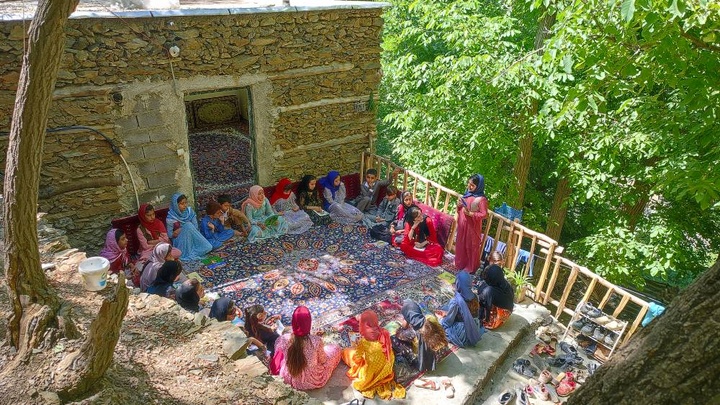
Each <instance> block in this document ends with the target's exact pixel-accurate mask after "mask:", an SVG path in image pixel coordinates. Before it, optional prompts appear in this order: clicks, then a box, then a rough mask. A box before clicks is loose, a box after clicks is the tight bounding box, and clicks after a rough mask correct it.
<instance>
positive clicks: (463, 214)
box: [455, 174, 488, 274]
mask: <svg viewBox="0 0 720 405" xmlns="http://www.w3.org/2000/svg"><path fill="white" fill-rule="evenodd" d="M487 207H488V201H487V198H486V197H485V178H484V177H483V176H482V175H480V174H475V175H473V176H472V177H470V179H469V180H468V183H467V190H465V194H463V196H462V197H461V198H460V199H459V200H458V203H457V213H458V219H457V221H458V222H457V240H456V242H455V267H456V268H457V269H458V271H461V270H465V271H467V272H468V273H470V274H474V273H475V271H477V269H478V268H479V267H480V257H481V255H482V248H481V246H480V243H481V242H482V225H483V220H484V219H485V218H487V215H488V208H487Z"/></svg>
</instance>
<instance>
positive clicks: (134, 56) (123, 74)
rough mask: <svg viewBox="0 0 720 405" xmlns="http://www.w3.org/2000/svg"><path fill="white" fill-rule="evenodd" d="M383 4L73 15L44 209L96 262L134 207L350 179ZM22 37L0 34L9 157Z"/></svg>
mask: <svg viewBox="0 0 720 405" xmlns="http://www.w3.org/2000/svg"><path fill="white" fill-rule="evenodd" d="M386 5H387V4H385V3H371V2H342V3H335V4H330V5H325V6H307V7H289V6H278V7H269V8H262V9H257V8H255V9H253V8H237V9H191V10H166V11H124V12H82V13H75V14H73V16H72V18H71V21H70V23H69V28H68V30H67V39H66V49H65V54H64V56H63V60H62V64H61V68H60V72H59V75H58V80H57V87H56V90H55V93H54V103H53V107H52V109H51V112H50V118H49V122H48V128H49V129H51V130H52V131H51V132H49V133H48V135H47V137H46V141H45V151H44V152H45V154H44V160H43V166H42V178H41V184H40V207H39V209H40V210H41V211H43V212H47V213H48V214H47V217H46V218H47V219H48V221H49V222H50V223H52V224H53V225H54V226H55V227H56V228H59V229H62V230H64V231H66V232H67V233H68V236H69V239H70V242H71V244H72V245H74V246H78V247H83V248H85V249H89V250H90V251H91V252H94V251H95V250H96V249H97V248H98V247H99V246H100V245H101V244H102V243H103V242H104V235H105V233H106V232H107V230H108V229H109V226H110V219H111V218H113V217H118V216H123V215H129V214H133V213H135V212H137V208H138V206H137V204H138V202H140V203H143V202H154V203H156V204H157V205H160V206H167V204H168V201H169V199H170V197H171V196H172V195H173V194H174V193H176V192H183V193H185V194H187V195H188V196H189V197H190V198H191V200H194V201H196V202H198V203H199V204H200V205H202V204H204V202H206V201H207V200H208V199H209V198H212V197H214V196H216V195H217V194H219V193H230V194H231V195H232V196H233V197H234V198H235V199H239V198H241V197H242V196H243V194H244V193H246V192H247V188H248V187H249V186H250V185H252V184H261V185H270V184H273V183H275V182H276V181H277V180H278V179H279V178H281V177H289V178H291V179H293V180H298V179H299V178H300V177H301V176H302V175H304V174H307V173H311V174H315V175H318V176H319V175H322V174H323V173H326V172H327V171H328V170H330V169H337V170H340V171H341V172H345V173H348V172H357V171H358V170H359V156H360V153H361V152H362V151H363V150H366V149H367V148H368V147H370V145H371V144H372V140H373V138H374V137H375V136H376V129H375V120H374V117H375V116H374V113H373V111H371V110H372V108H371V106H372V104H371V102H372V99H373V97H374V96H375V95H376V94H377V89H378V84H379V81H380V51H381V49H380V40H381V32H382V25H383V21H382V18H381V13H382V9H383V7H384V6H386ZM27 25H28V24H27V22H26V23H25V24H23V21H19V20H13V19H12V18H7V17H5V19H4V20H0V133H3V134H4V135H3V136H0V143H1V144H2V145H4V146H7V136H6V133H7V132H8V131H9V128H10V118H11V116H12V109H13V103H14V98H15V90H16V86H17V80H18V77H19V70H20V62H21V55H22V52H23V37H24V35H25V31H24V30H25V28H26V27H27ZM77 127H81V128H77ZM113 145H114V146H115V150H116V151H118V152H120V155H118V154H116V153H114V151H113ZM2 156H3V158H2V159H3V161H4V154H2ZM3 166H4V165H3Z"/></svg>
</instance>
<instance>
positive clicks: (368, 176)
mask: <svg viewBox="0 0 720 405" xmlns="http://www.w3.org/2000/svg"><path fill="white" fill-rule="evenodd" d="M398 173H400V168H397V169H395V170H394V171H393V172H392V173H390V175H389V176H388V178H387V179H386V180H381V181H377V176H378V172H377V170H375V169H367V170H365V182H364V183H362V184H361V185H360V195H359V196H357V197H355V198H354V199H353V200H352V201H350V204H352V205H354V206H356V207H357V209H359V210H360V211H362V212H367V213H374V212H375V210H377V206H376V205H375V201H377V198H378V193H379V192H380V189H381V188H383V187H385V186H387V185H388V184H390V182H391V181H392V180H393V178H395V177H397V175H398Z"/></svg>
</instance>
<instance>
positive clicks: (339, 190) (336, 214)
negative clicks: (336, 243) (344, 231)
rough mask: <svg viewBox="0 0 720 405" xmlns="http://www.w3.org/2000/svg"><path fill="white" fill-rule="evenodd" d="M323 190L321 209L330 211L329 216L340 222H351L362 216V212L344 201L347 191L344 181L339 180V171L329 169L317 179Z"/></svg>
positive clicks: (357, 220)
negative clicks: (323, 175) (325, 174)
mask: <svg viewBox="0 0 720 405" xmlns="http://www.w3.org/2000/svg"><path fill="white" fill-rule="evenodd" d="M318 183H320V184H321V185H322V186H323V188H324V190H323V198H324V201H323V209H324V210H325V211H327V212H329V213H330V217H331V218H332V219H333V220H335V221H337V222H339V223H341V224H346V225H349V224H353V223H355V222H360V221H362V219H363V218H364V215H363V213H362V212H361V211H360V210H359V209H357V208H355V207H353V206H352V205H350V204H348V203H346V202H345V197H346V196H347V192H346V190H345V183H343V182H342V181H341V180H340V172H338V171H335V170H331V171H330V172H328V174H327V176H325V177H323V178H321V179H320V180H318Z"/></svg>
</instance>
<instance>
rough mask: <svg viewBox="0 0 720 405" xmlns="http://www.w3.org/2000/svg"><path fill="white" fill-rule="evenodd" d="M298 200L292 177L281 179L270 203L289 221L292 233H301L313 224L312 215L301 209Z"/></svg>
mask: <svg viewBox="0 0 720 405" xmlns="http://www.w3.org/2000/svg"><path fill="white" fill-rule="evenodd" d="M296 200H297V199H296V198H295V193H293V191H292V182H291V181H290V179H287V178H283V179H280V181H279V182H278V184H277V186H275V192H274V193H273V195H272V197H270V204H271V205H272V206H273V208H274V209H275V211H277V213H278V214H279V215H282V216H283V217H285V221H286V222H287V223H288V232H287V233H288V234H290V235H299V234H301V233H304V232H305V231H307V230H308V229H310V228H312V226H313V222H312V219H310V215H308V214H307V213H306V212H305V211H304V210H301V209H300V206H298V204H297V202H296Z"/></svg>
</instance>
